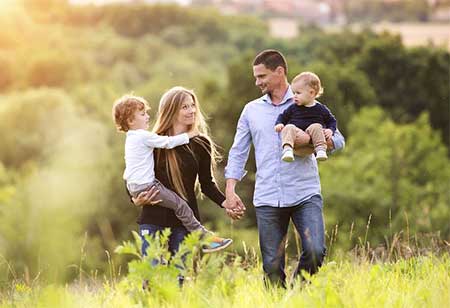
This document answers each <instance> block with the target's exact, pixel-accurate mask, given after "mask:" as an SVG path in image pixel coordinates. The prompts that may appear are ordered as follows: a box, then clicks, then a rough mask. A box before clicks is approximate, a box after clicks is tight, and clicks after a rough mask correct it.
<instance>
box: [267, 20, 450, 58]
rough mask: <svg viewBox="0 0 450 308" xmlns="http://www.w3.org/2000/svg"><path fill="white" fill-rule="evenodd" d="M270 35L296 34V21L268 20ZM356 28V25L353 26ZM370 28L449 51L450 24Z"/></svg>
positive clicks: (331, 27) (332, 28)
mask: <svg viewBox="0 0 450 308" xmlns="http://www.w3.org/2000/svg"><path fill="white" fill-rule="evenodd" d="M269 27H270V33H271V35H272V36H275V37H281V38H292V37H295V36H296V35H297V34H298V29H297V21H296V20H293V19H289V18H274V19H271V20H269ZM353 28H354V29H355V30H358V29H359V27H358V26H354V27H353ZM372 28H373V29H374V30H375V31H376V32H382V31H389V32H392V33H398V34H401V36H402V39H403V42H404V43H405V45H406V46H417V45H426V44H428V42H432V43H433V44H435V45H438V46H445V47H446V48H447V50H449V51H450V24H432V23H429V24H427V23H386V22H383V23H378V24H374V25H373V26H372ZM326 29H327V30H329V31H339V30H340V28H339V27H336V26H330V27H327V28H326Z"/></svg>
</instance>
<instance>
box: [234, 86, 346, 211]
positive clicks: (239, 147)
mask: <svg viewBox="0 0 450 308" xmlns="http://www.w3.org/2000/svg"><path fill="white" fill-rule="evenodd" d="M293 98H294V94H293V93H292V90H291V87H289V88H288V90H287V91H286V94H285V95H284V98H283V100H282V101H281V103H280V104H278V105H274V104H273V103H272V100H271V98H270V96H269V95H268V94H266V95H264V96H262V97H260V98H258V99H256V100H254V101H251V102H249V103H248V104H247V105H245V107H244V110H243V111H242V113H241V116H240V118H239V121H238V124H237V129H236V135H235V137H234V142H233V145H232V147H231V149H230V152H229V154H228V164H227V166H226V168H225V178H227V179H230V178H231V179H237V180H239V181H240V180H242V178H243V177H244V176H245V174H246V173H247V172H246V171H245V169H244V168H245V164H246V162H247V159H248V155H249V151H250V146H251V144H252V143H253V146H254V147H255V158H256V183H255V193H254V197H253V203H254V205H255V206H273V207H290V206H294V205H297V204H299V203H301V202H302V201H305V200H308V199H309V198H311V197H312V196H314V195H318V194H320V178H319V172H318V168H317V162H316V159H315V157H314V155H309V156H307V157H304V158H302V157H298V156H296V157H295V161H294V162H292V163H286V162H284V161H282V160H281V155H282V153H281V152H282V146H281V136H280V134H279V133H277V132H275V130H274V126H275V122H276V120H277V117H278V115H279V114H280V113H282V112H283V111H284V110H285V109H286V108H288V107H289V106H290V105H292V104H293V103H294V99H293ZM333 142H334V146H335V149H336V150H337V149H342V148H343V147H344V145H345V141H344V137H343V136H342V135H341V134H340V132H339V131H338V130H336V133H335V134H334V136H333Z"/></svg>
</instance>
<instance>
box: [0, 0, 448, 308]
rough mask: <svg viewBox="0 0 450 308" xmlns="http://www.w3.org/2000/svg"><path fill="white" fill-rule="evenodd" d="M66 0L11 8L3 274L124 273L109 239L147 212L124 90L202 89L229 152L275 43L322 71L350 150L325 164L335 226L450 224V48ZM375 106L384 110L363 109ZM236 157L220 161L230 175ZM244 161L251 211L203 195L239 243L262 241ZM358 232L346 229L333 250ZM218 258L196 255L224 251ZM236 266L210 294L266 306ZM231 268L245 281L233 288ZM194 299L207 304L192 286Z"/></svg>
mask: <svg viewBox="0 0 450 308" xmlns="http://www.w3.org/2000/svg"><path fill="white" fill-rule="evenodd" d="M44 4H45V6H46V8H47V9H46V10H43V9H41V8H42V6H43V5H44ZM66 4H67V3H64V2H62V1H54V0H42V1H41V0H27V1H20V2H19V1H17V2H15V4H14V5H11V6H2V10H0V17H1V18H0V28H1V29H3V30H2V31H0V67H2V70H1V73H0V92H1V94H2V95H1V96H0V129H1V130H2V132H3V133H2V137H1V145H2V147H1V149H0V219H1V221H2V224H1V225H0V254H1V255H2V256H3V257H4V260H5V261H4V262H3V261H1V262H0V264H1V265H0V278H1V281H2V282H4V281H6V280H7V279H21V278H23V279H25V280H28V282H29V281H30V280H31V281H32V280H33V278H34V277H36V276H39V275H40V277H45V279H48V280H55V281H58V280H59V281H63V280H73V279H74V277H78V278H79V279H86V278H89V276H90V275H92V276H96V277H97V275H102V274H103V273H109V275H111V276H114V275H113V274H112V273H113V272H114V271H118V272H119V268H120V266H121V265H123V264H125V262H126V261H127V259H126V258H125V257H124V256H123V255H115V256H113V257H112V259H111V260H109V261H110V262H111V263H110V268H109V267H108V264H107V261H108V259H107V255H106V254H105V252H104V251H112V250H113V249H114V247H116V245H117V241H118V240H120V239H123V238H126V237H128V236H129V233H130V231H131V230H133V229H135V220H136V216H137V214H138V211H139V209H138V208H136V207H133V206H130V201H129V199H128V197H127V195H126V194H125V192H124V186H123V182H122V180H121V177H122V172H123V167H124V163H123V141H124V136H123V135H119V134H118V133H117V132H116V131H115V128H114V125H113V123H112V120H111V105H112V102H113V101H114V100H115V99H116V98H117V97H118V96H120V95H122V94H124V93H130V92H134V93H135V94H138V95H142V96H144V97H146V98H147V99H148V100H149V102H150V105H151V107H152V118H153V119H154V118H155V116H156V111H157V108H158V101H159V98H160V96H161V94H162V93H163V92H164V91H165V90H166V89H168V88H170V87H172V86H174V85H183V86H186V87H188V88H193V89H194V90H195V91H196V93H197V94H198V96H199V99H200V102H201V104H202V108H203V109H204V110H205V112H206V114H207V115H208V117H209V123H210V126H211V131H212V134H213V137H214V140H215V141H216V143H217V144H218V145H219V146H221V147H222V148H223V154H224V156H225V157H226V154H227V152H228V149H229V147H230V146H231V144H232V142H233V135H234V131H235V127H236V122H237V120H238V118H239V115H240V113H241V111H242V108H243V106H244V105H245V104H246V103H247V102H249V101H251V100H253V99H255V98H257V97H259V96H260V95H261V94H260V92H259V90H258V89H257V88H256V87H255V86H254V78H253V76H252V67H251V63H252V60H253V57H254V56H255V54H256V53H257V52H259V51H260V50H262V49H264V48H278V49H280V50H281V51H282V52H283V53H284V54H285V56H286V57H287V60H288V63H289V79H291V78H292V77H293V76H294V75H296V74H297V73H300V72H301V71H303V70H312V71H315V72H317V73H318V74H319V76H320V77H321V78H322V81H323V84H324V87H325V94H324V96H323V97H322V98H321V101H323V102H324V103H326V104H327V105H328V106H330V108H331V109H332V111H333V113H335V115H336V116H337V118H338V122H339V127H340V129H341V130H342V131H343V132H344V133H345V136H346V137H347V150H346V151H345V152H344V153H342V154H336V156H334V157H332V158H331V159H330V162H329V163H327V164H326V165H323V166H322V167H321V176H322V180H323V181H322V184H323V185H322V190H323V193H324V196H325V204H326V206H325V209H326V221H327V223H328V228H327V229H328V230H330V229H331V226H334V225H335V224H336V223H338V224H340V225H341V226H342V228H343V229H344V230H346V229H349V228H350V224H351V222H352V221H353V220H354V221H355V230H354V233H355V234H356V236H355V237H357V236H360V237H361V238H364V234H365V226H366V224H367V219H368V216H369V215H370V213H372V215H373V216H372V220H371V226H370V228H369V232H368V240H370V241H371V242H372V243H373V244H374V245H375V244H376V243H379V242H382V241H383V240H384V237H385V236H387V228H386V226H387V225H388V224H389V223H390V224H391V227H390V228H389V236H392V234H394V233H395V232H398V231H399V230H406V229H407V228H409V229H408V230H409V231H410V232H411V234H413V232H423V231H425V232H431V231H433V232H436V231H440V232H441V236H442V237H444V238H446V237H448V235H449V234H450V230H449V229H448V226H446V221H448V219H449V218H448V215H449V214H448V209H447V207H446V206H445V204H449V200H448V193H447V192H446V189H447V190H448V187H447V188H446V183H448V173H446V171H445V170H447V169H448V143H449V132H450V127H449V125H450V124H449V123H450V120H449V113H448V112H446V111H448V101H449V97H450V95H449V91H450V89H449V87H448V84H449V76H450V72H449V67H450V65H449V63H450V54H449V53H448V51H446V50H442V49H437V48H434V47H433V46H427V47H420V48H406V47H405V46H404V45H403V44H402V42H401V38H400V37H397V36H393V35H390V34H381V35H379V34H375V33H373V32H371V31H369V30H364V31H361V32H358V33H355V32H352V31H350V30H344V31H342V32H339V33H328V32H325V31H323V30H321V29H319V28H317V27H315V28H314V27H310V26H308V27H305V26H303V27H302V28H301V29H300V30H301V35H300V36H299V37H297V38H295V39H292V40H284V39H274V38H271V37H269V36H268V35H267V33H268V26H267V24H266V22H265V21H264V20H262V19H257V18H253V17H248V16H222V15H220V14H219V13H218V12H217V11H214V10H209V9H207V10H200V9H192V8H191V9H188V8H182V7H178V6H170V5H169V6H167V5H155V6H153V5H141V4H138V5H110V6H81V7H79V6H67V5H66ZM4 7H5V9H3V8H4ZM375 105H376V106H379V107H381V108H382V109H383V111H382V110H380V109H364V107H367V106H375ZM361 109H362V110H363V111H362V112H361V113H359V112H360V110H361ZM424 112H426V113H427V114H428V115H429V120H428V118H427V116H426V115H422V114H424ZM428 122H429V123H430V124H431V127H433V130H432V129H431V127H430V125H429V124H428ZM439 138H442V139H439ZM441 140H443V141H444V143H445V144H446V145H447V148H445V147H444V146H443V145H442V142H441ZM392 141H395V145H396V146H395V147H394V146H393V144H394V143H392ZM250 157H253V155H252V153H251V155H250ZM225 163H226V161H225V162H224V163H223V164H222V165H221V166H220V168H219V170H218V173H217V174H216V177H217V180H218V183H219V184H220V187H223V185H224V181H223V176H222V175H223V166H224V164H225ZM247 170H249V173H248V175H247V176H246V178H245V180H244V181H243V182H242V183H241V184H240V185H239V187H238V193H239V195H240V196H241V197H242V199H243V200H244V202H245V204H246V205H247V208H248V210H247V214H246V217H245V219H244V220H243V221H239V222H235V223H234V224H230V223H229V220H227V218H226V216H225V214H224V213H223V212H221V213H220V214H218V209H217V207H215V206H214V205H212V204H211V203H212V202H211V201H209V200H208V199H207V198H205V199H203V200H201V201H200V207H201V208H200V211H201V212H202V218H204V220H205V223H206V224H207V225H208V227H209V226H212V227H213V229H214V230H218V231H219V234H231V236H232V237H233V239H234V240H235V249H236V250H237V251H239V252H240V253H244V252H245V251H258V250H259V249H258V244H257V231H256V229H255V226H256V221H255V217H254V208H253V207H252V206H251V204H252V197H253V196H252V194H253V188H254V181H255V163H254V160H253V158H251V159H250V160H249V162H248V166H247ZM447 186H448V185H447ZM349 217H351V219H350V218H349ZM389 217H391V218H389ZM406 218H408V224H407V223H406ZM405 232H406V231H405ZM328 233H330V232H328ZM355 237H353V239H354V240H356V239H355ZM242 241H245V243H247V244H242ZM356 241H357V240H356ZM17 243H21V244H20V245H18V244H17ZM67 243H70V245H67ZM354 243H355V242H354V241H353V242H352V241H348V240H347V239H346V238H345V239H344V238H342V239H341V238H339V239H338V242H337V244H336V245H335V247H334V248H336V249H338V248H350V247H351V246H352V245H353V244H354ZM294 248H295V247H294V245H291V246H290V247H289V249H288V250H289V253H291V252H294V250H295V249H294ZM161 249H162V248H161ZM295 253H296V251H295ZM208 258H210V257H205V259H201V260H204V262H206V263H204V264H203V263H201V262H203V261H201V262H200V263H199V264H200V266H205V267H208V266H209V265H211V266H212V265H213V264H215V262H219V263H220V262H221V259H220V258H212V259H208ZM2 260H3V259H2ZM202 264H203V265H202ZM96 271H98V274H96ZM229 271H230V272H229ZM255 271H257V273H260V269H255ZM208 273H210V272H209V270H208V271H203V272H201V273H199V275H205V279H204V280H203V278H202V279H201V280H200V281H203V282H199V283H200V284H202V283H203V284H205V285H208V283H210V284H212V282H211V281H212V280H210V279H212V278H213V277H214V275H211V274H208ZM211 273H216V276H219V274H218V273H217V272H214V271H212V272H211ZM237 273H239V271H238V268H234V267H232V268H230V269H228V268H227V269H221V272H220V275H222V276H223V277H224V278H223V279H222V278H220V279H221V280H216V281H215V285H216V286H217V287H216V288H215V289H213V290H210V293H208V295H207V297H213V296H217V295H218V294H219V298H222V297H221V296H222V294H239V295H240V297H239V296H238V295H236V302H238V303H247V304H248V303H254V302H252V300H251V299H249V301H248V302H245V300H242V299H240V298H242V297H245V296H244V295H246V294H245V292H244V291H240V290H239V289H240V288H241V287H242V286H244V287H245V286H246V283H247V282H246V280H245V278H242V277H240V276H239V275H238V274H237ZM233 275H235V276H233ZM251 275H258V274H254V273H253V272H252V273H251ZM251 275H250V276H251ZM27 277H28V278H27ZM80 277H81V278H80ZM243 277H247V276H245V275H243ZM251 277H255V276H251ZM216 278H217V277H216ZM225 278H226V279H237V280H238V281H236V284H235V285H232V286H231V285H228V284H227V281H226V279H225ZM258 283H259V282H258ZM258 283H254V284H253V286H255V285H258V287H259V284H258ZM239 284H241V285H239ZM243 290H247V291H249V290H248V289H245V288H243ZM53 291H54V290H51V291H49V292H50V293H52V292H53ZM235 291H236V293H233V292H235ZM55 292H57V293H58V292H60V293H61V294H62V295H61V296H64V294H65V292H66V291H65V290H58V291H55ZM161 292H162V291H161ZM240 292H242V293H240ZM25 293H26V292H25ZM25 293H24V294H25ZM27 294H28V293H27ZM333 294H334V293H333ZM25 296H27V295H25ZM58 296H59V295H58ZM330 296H331V295H330ZM105 297H107V295H105ZM334 297H335V295H333V298H334ZM330 298H331V297H330ZM122 299H123V302H124V303H125V304H124V305H125V306H130V305H128V304H129V302H130V301H129V299H128V298H125V297H123V298H122ZM262 299H264V298H262ZM189 300H191V301H192V302H194V303H203V302H202V301H200V302H199V301H198V300H196V299H195V296H194V295H192V298H190V299H189ZM211 302H212V303H216V302H214V300H212V301H211ZM257 303H260V302H257ZM210 306H211V305H210Z"/></svg>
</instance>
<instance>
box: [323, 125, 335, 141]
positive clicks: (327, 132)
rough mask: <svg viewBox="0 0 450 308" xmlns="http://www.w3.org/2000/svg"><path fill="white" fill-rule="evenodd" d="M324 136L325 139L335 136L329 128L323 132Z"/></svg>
mask: <svg viewBox="0 0 450 308" xmlns="http://www.w3.org/2000/svg"><path fill="white" fill-rule="evenodd" d="M323 134H324V136H325V139H330V138H331V136H333V131H332V130H331V129H329V128H325V129H324V130H323Z"/></svg>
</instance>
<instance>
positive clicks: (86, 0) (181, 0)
mask: <svg viewBox="0 0 450 308" xmlns="http://www.w3.org/2000/svg"><path fill="white" fill-rule="evenodd" d="M0 1H1V0H0ZM132 1H133V0H69V2H70V3H72V4H97V5H100V4H106V3H124V2H132ZM144 2H148V3H156V2H166V3H173V2H176V3H178V4H181V5H188V4H190V3H191V0H162V1H158V0H144Z"/></svg>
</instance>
